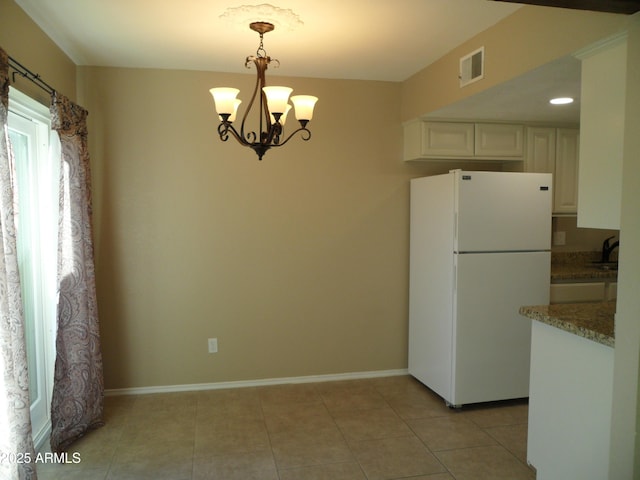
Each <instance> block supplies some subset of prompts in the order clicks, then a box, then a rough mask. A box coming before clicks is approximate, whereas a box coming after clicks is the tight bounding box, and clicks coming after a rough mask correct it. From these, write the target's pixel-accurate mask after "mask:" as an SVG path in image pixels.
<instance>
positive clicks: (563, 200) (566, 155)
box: [553, 128, 580, 213]
mask: <svg viewBox="0 0 640 480" xmlns="http://www.w3.org/2000/svg"><path fill="white" fill-rule="evenodd" d="M579 145H580V132H579V130H577V129H573V128H559V129H558V133H557V138H556V168H555V176H554V184H553V186H554V191H555V194H554V202H553V212H554V213H576V212H577V211H578V159H579Z"/></svg>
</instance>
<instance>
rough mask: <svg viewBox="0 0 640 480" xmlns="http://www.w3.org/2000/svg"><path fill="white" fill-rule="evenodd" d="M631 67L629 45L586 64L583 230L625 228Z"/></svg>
mask: <svg viewBox="0 0 640 480" xmlns="http://www.w3.org/2000/svg"><path fill="white" fill-rule="evenodd" d="M626 65H627V43H626V41H623V42H622V43H617V44H615V45H613V46H611V45H610V44H607V46H606V47H603V50H602V51H597V52H596V53H595V54H594V55H592V56H590V57H588V58H583V59H582V92H581V96H580V130H581V131H582V145H581V149H582V152H583V159H582V160H581V163H582V167H581V168H580V210H579V212H578V227H588V228H608V229H614V230H617V229H619V228H620V212H621V206H622V159H623V155H624V142H625V138H624V125H625V104H626V102H628V101H629V100H628V98H627V94H628V92H630V91H631V90H632V89H637V88H638V85H637V84H636V86H635V87H634V86H632V85H629V86H627V84H626V82H627V75H626ZM627 122H628V120H627Z"/></svg>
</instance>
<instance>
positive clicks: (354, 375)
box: [105, 368, 409, 397]
mask: <svg viewBox="0 0 640 480" xmlns="http://www.w3.org/2000/svg"><path fill="white" fill-rule="evenodd" d="M408 373H409V371H408V370H407V369H406V368H405V369H399V370H377V371H372V372H350V373H336V374H329V375H308V376H304V377H283V378H267V379H261V380H241V381H236V382H216V383H193V384H186V385H162V386H157V387H133V388H114V389H107V390H105V396H108V397H110V396H116V395H145V394H149V393H173V392H193V391H199V390H220V389H223V388H245V387H262V386H268V385H282V384H287V383H315V382H332V381H338V380H358V379H364V378H379V377H394V376H399V375H407V374H408Z"/></svg>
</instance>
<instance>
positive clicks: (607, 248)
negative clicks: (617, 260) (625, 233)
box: [601, 235, 620, 263]
mask: <svg viewBox="0 0 640 480" xmlns="http://www.w3.org/2000/svg"><path fill="white" fill-rule="evenodd" d="M614 238H615V235H614V236H613V237H609V238H607V239H606V240H605V241H604V242H603V243H602V260H601V261H602V263H608V262H610V261H611V260H609V257H610V256H611V252H613V250H614V249H615V248H616V247H618V246H620V241H617V242H614V243H612V244H609V241H610V240H612V239H614Z"/></svg>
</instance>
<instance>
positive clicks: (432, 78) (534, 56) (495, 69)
mask: <svg viewBox="0 0 640 480" xmlns="http://www.w3.org/2000/svg"><path fill="white" fill-rule="evenodd" d="M627 22H628V17H627V16H624V15H614V14H606V13H595V12H588V11H580V10H568V9H561V8H548V7H531V6H525V7H522V8H520V9H519V10H517V11H516V12H515V13H513V14H512V15H510V16H509V17H507V18H506V19H504V20H502V21H501V22H499V23H497V24H496V25H494V26H493V27H492V28H490V29H488V30H485V31H484V32H482V33H480V34H478V35H476V36H475V37H473V38H471V39H470V40H468V41H466V42H464V43H463V44H461V45H460V46H458V47H456V48H455V49H453V50H452V51H451V52H449V53H447V54H446V55H445V56H443V57H442V58H441V59H440V60H438V61H436V62H434V63H433V64H432V65H430V66H428V67H426V68H425V69H423V70H421V71H420V72H418V73H416V74H415V75H413V76H412V77H410V78H409V79H407V80H406V81H405V82H404V83H403V88H402V110H401V118H402V121H407V120H411V119H414V118H417V117H419V116H420V115H424V114H427V113H429V112H431V111H433V110H437V109H438V108H441V107H444V106H446V105H449V104H451V103H454V102H456V101H458V100H461V99H463V98H465V97H468V96H471V95H474V94H476V93H478V92H480V91H482V90H486V89H487V88H490V87H493V86H496V85H499V84H500V83H503V82H505V81H507V80H510V79H512V78H514V77H517V76H518V75H521V74H523V73H526V72H528V71H530V70H533V69H534V68H536V67H538V66H540V65H544V64H545V63H548V62H550V61H552V60H555V59H557V58H560V57H563V56H565V55H569V54H571V53H573V52H575V51H576V50H578V49H580V48H582V47H584V46H586V45H589V44H590V43H592V42H595V41H596V40H599V39H601V38H604V37H606V36H608V35H611V34H612V33H614V32H617V31H619V30H621V29H623V28H624V27H625V26H626V25H627ZM481 46H484V47H485V65H484V78H483V79H482V80H479V81H477V82H474V83H472V84H470V85H467V86H466V87H463V88H460V83H459V80H458V71H459V61H460V57H462V56H464V55H466V54H468V53H470V52H472V51H474V50H476V49H478V48H480V47H481Z"/></svg>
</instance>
